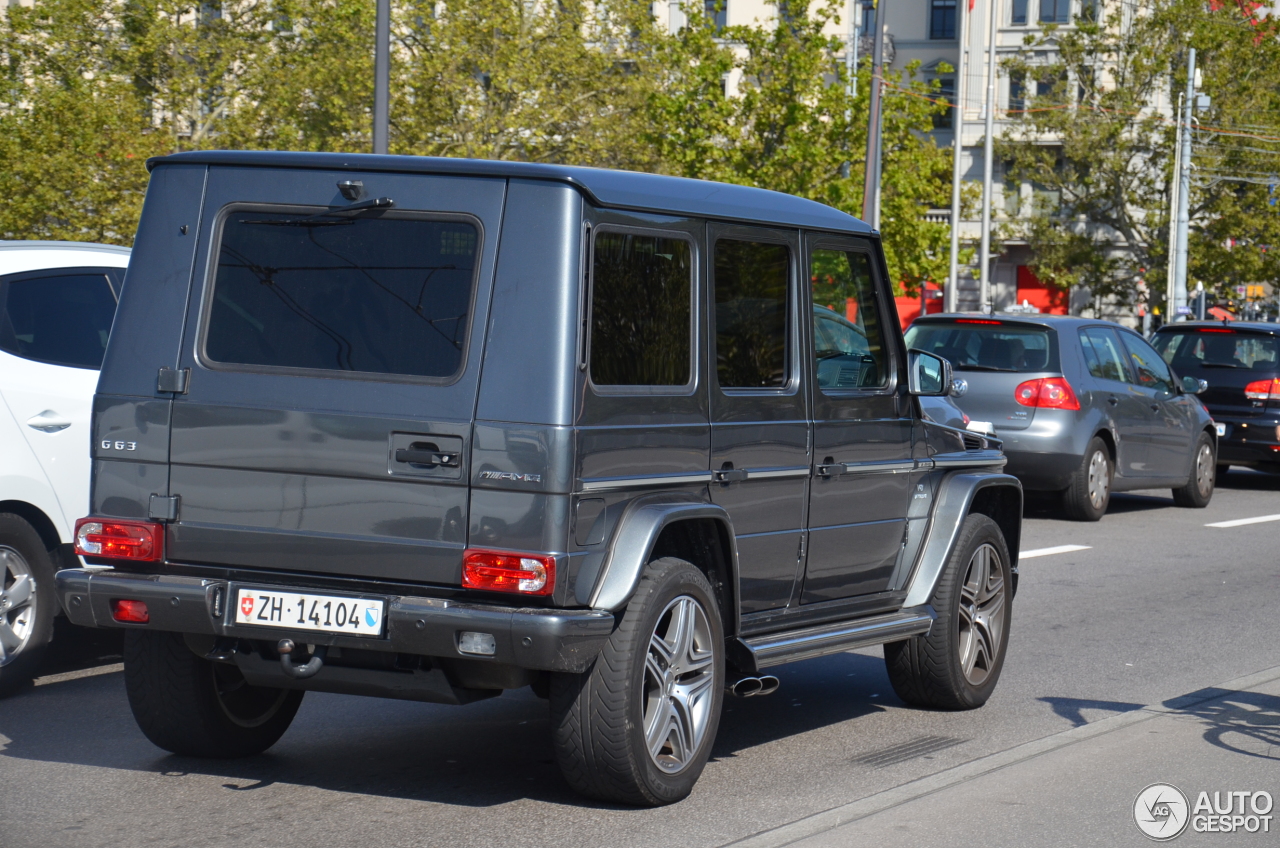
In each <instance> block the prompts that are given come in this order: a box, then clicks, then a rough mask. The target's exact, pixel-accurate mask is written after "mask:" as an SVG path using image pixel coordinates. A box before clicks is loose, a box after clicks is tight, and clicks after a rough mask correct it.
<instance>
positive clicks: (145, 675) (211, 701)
mask: <svg viewBox="0 0 1280 848" xmlns="http://www.w3.org/2000/svg"><path fill="white" fill-rule="evenodd" d="M124 683H125V691H126V692H127V693H128V695H129V707H130V708H131V709H132V710H133V717H134V719H135V720H136V721H137V722H138V727H140V728H141V729H142V732H143V734H144V735H145V736H146V737H147V738H148V739H150V740H151V742H152V743H153V744H154V745H156V746H158V747H160V748H164V749H165V750H166V751H172V752H173V753H175V754H183V755H186V756H190V757H211V758H217V759H228V758H234V757H248V756H252V755H254V754H260V753H262V752H263V751H265V750H266V749H268V748H270V747H271V746H272V745H274V744H275V743H276V741H277V740H278V739H279V738H280V737H281V736H283V735H284V732H285V731H286V730H288V729H289V724H290V723H291V722H292V721H293V717H294V715H295V714H296V713H297V712H298V705H299V704H301V703H302V695H303V692H302V691H301V690H289V689H267V688H263V687H259V686H250V685H249V684H247V683H246V682H245V680H244V675H242V674H241V673H240V669H239V668H237V667H236V666H235V665H234V664H232V663H224V662H212V661H210V660H206V659H204V658H203V657H199V656H197V655H196V654H195V653H194V652H193V651H192V650H191V649H190V648H188V647H187V644H186V642H185V640H184V639H183V638H182V634H180V633H166V632H163V631H157V630H129V631H126V632H125V637H124Z"/></svg>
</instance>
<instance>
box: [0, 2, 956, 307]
mask: <svg viewBox="0 0 1280 848" xmlns="http://www.w3.org/2000/svg"><path fill="white" fill-rule="evenodd" d="M811 2H812V5H810V3H811ZM775 8H776V9H778V10H779V11H778V15H777V19H778V21H780V25H778V26H775V25H774V22H773V21H764V22H758V23H757V24H755V25H752V26H736V27H731V28H727V29H724V30H723V31H718V30H716V29H715V27H714V25H713V23H712V22H711V20H710V19H709V18H708V16H707V15H706V13H705V11H704V7H703V4H701V3H696V4H690V5H689V7H688V8H687V9H686V10H685V12H686V15H687V20H688V23H687V24H686V25H685V26H684V27H682V28H681V29H680V30H679V31H677V32H670V31H668V30H667V29H666V28H665V27H663V26H660V25H658V23H657V22H655V21H654V19H653V17H652V15H651V13H650V9H649V7H648V6H647V5H644V4H636V3H633V2H630V0H594V2H587V0H559V2H556V3H543V2H535V3H530V2H525V0H443V2H440V0H397V2H396V3H395V4H393V21H392V23H393V26H392V33H393V54H392V79H391V132H390V149H391V152H393V153H405V154H415V155H434V156H465V157H481V158H493V159H514V160H522V161H535V162H560V163H570V164H578V165H594V166H602V167H615V168H628V169H634V170H643V171H655V172H662V173H672V174H678V175H682V176H689V177H698V178H704V179H713V180H722V181H727V182H734V183H741V184H747V185H755V186H760V187H764V188H770V189H774V190H777V191H784V192H788V193H791V194H796V195H800V196H803V197H809V198H812V199H814V200H818V201H821V202H824V203H828V204H830V205H832V206H835V207H836V208H839V209H842V210H844V211H847V212H850V213H852V214H855V215H857V214H860V211H861V206H862V183H863V180H862V173H863V159H864V157H865V149H866V123H867V120H866V119H867V99H868V92H869V87H870V72H869V68H868V67H867V64H866V63H865V62H864V64H863V66H862V68H860V69H859V70H858V77H859V78H858V82H857V91H858V96H856V97H851V96H849V95H848V93H847V91H846V82H847V81H846V79H845V69H844V65H843V62H842V61H838V60H837V55H836V54H837V53H838V52H839V50H840V49H841V45H840V44H839V43H838V40H835V39H832V38H830V37H829V36H827V35H824V33H823V28H824V26H825V25H827V24H828V23H829V22H831V21H834V20H836V13H837V8H838V6H837V5H836V4H834V3H831V2H830V0H793V2H790V3H787V4H784V5H782V6H780V7H775ZM373 9H374V4H373V3H370V2H365V0H237V1H236V2H232V0H223V2H221V3H216V2H206V3H203V4H196V3H193V2H191V0H36V3H35V5H34V6H31V7H17V6H15V7H11V8H10V9H9V10H8V12H7V13H6V14H4V15H3V16H0V60H2V62H3V64H2V67H3V71H0V73H2V78H0V188H3V189H7V196H8V197H9V198H13V199H14V202H11V203H9V204H7V205H5V206H3V207H0V238H15V237H17V238H72V239H95V240H101V241H112V242H120V243H128V242H129V241H130V240H131V238H132V231H133V227H134V225H135V223H136V220H137V215H138V212H139V209H140V204H141V197H142V193H143V191H144V190H145V185H146V179H147V176H146V171H145V168H144V167H143V163H144V161H145V159H146V158H147V157H148V156H152V155H157V154H161V153H167V152H171V151H176V150H184V149H197V148H210V147H218V148H227V149H246V148H258V149H263V148H271V149H294V150H332V151H352V152H354V151H362V150H368V149H369V146H370V137H371V124H372V115H371V111H372V99H373V91H372V89H373V62H372V52H373V49H372V47H373V25H374V20H373V17H374V13H373ZM913 72H914V69H911V71H909V72H908V73H907V74H906V75H905V78H904V75H892V76H890V77H889V78H888V82H889V87H888V88H887V91H886V99H885V106H884V149H885V154H884V177H883V192H882V195H883V202H882V216H881V220H882V228H883V230H884V231H885V241H886V248H887V252H888V254H889V260H890V267H891V269H892V271H893V274H894V276H895V279H896V280H897V281H898V282H899V283H904V284H905V285H906V286H907V287H908V288H914V287H916V286H918V284H919V283H920V281H922V280H925V279H941V278H942V277H943V276H945V272H946V262H947V255H946V239H947V230H946V226H945V225H940V224H927V223H925V222H924V221H923V220H922V215H923V212H924V211H925V210H926V209H928V208H930V207H935V206H943V205H945V204H946V202H947V196H948V188H949V186H948V184H949V179H950V156H949V153H948V152H945V151H941V150H938V149H937V148H936V147H935V146H934V144H933V142H932V139H931V137H930V136H929V135H928V130H929V129H930V128H931V118H932V115H933V114H934V113H935V112H937V111H938V107H937V106H935V104H934V103H933V102H932V101H930V100H929V99H928V97H927V96H921V95H927V94H929V87H928V86H927V85H925V84H924V83H922V82H920V81H917V80H914V79H913V78H912V73H913ZM726 88H728V89H730V90H729V91H726ZM735 88H736V91H734V90H732V89H735Z"/></svg>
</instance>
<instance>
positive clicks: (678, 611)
mask: <svg viewBox="0 0 1280 848" xmlns="http://www.w3.org/2000/svg"><path fill="white" fill-rule="evenodd" d="M711 633H712V631H711V623H710V621H709V620H708V618H707V613H706V610H704V609H703V608H702V604H700V603H699V602H698V601H697V600H696V599H694V598H691V597H689V596H688V595H680V596H679V597H677V598H675V599H674V600H672V601H671V603H669V604H667V606H666V608H665V609H664V610H663V611H662V614H661V615H659V616H658V623H657V625H656V626H655V627H654V630H653V634H652V635H651V636H650V637H649V649H648V652H647V653H646V654H645V662H644V685H643V686H642V687H641V694H640V698H641V701H640V708H641V714H642V715H643V716H644V719H643V728H644V740H645V747H646V748H648V750H649V756H650V757H651V758H652V759H653V762H654V764H655V765H657V767H658V768H659V769H661V770H662V771H664V772H667V773H668V774H674V773H675V772H678V771H680V770H682V769H683V768H684V767H685V766H687V765H688V764H689V763H691V762H693V760H694V757H695V755H696V754H697V751H698V749H699V748H700V747H701V745H702V740H703V738H704V737H705V736H706V733H707V727H708V726H709V725H710V724H711V718H712V716H711V707H712V705H713V704H714V701H715V699H714V697H713V696H714V694H715V693H714V685H715V650H716V646H715V644H714V643H713V641H712V638H711Z"/></svg>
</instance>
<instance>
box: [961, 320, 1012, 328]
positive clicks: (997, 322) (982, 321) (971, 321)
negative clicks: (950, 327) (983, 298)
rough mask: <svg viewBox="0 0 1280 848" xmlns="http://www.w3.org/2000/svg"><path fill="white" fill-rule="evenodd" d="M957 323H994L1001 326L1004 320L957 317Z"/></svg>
mask: <svg viewBox="0 0 1280 848" xmlns="http://www.w3.org/2000/svg"><path fill="white" fill-rule="evenodd" d="M956 323H957V324H993V325H995V326H997V327H999V326H1000V325H1001V324H1003V323H1004V322H1003V321H988V320H986V319H985V318H957V319H956Z"/></svg>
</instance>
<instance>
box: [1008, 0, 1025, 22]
mask: <svg viewBox="0 0 1280 848" xmlns="http://www.w3.org/2000/svg"><path fill="white" fill-rule="evenodd" d="M1009 22H1010V23H1012V24H1013V25H1015V26H1018V25H1022V24H1025V23H1026V22H1027V0H1013V14H1012V15H1010V18H1009Z"/></svg>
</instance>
